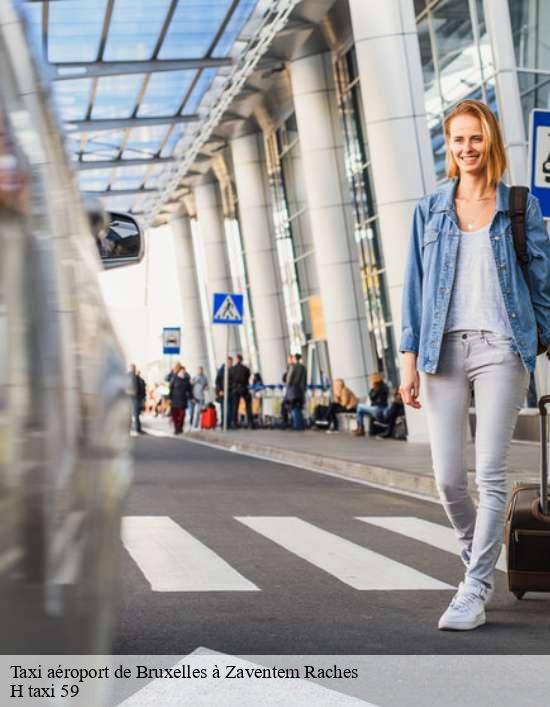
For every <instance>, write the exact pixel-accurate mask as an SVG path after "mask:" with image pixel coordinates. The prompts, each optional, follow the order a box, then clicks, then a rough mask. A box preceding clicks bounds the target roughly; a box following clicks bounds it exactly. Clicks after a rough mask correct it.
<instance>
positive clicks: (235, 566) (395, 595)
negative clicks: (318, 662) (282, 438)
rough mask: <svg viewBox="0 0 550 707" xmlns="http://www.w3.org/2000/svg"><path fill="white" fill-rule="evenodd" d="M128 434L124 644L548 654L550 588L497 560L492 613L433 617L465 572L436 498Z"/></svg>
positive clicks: (244, 651)
mask: <svg viewBox="0 0 550 707" xmlns="http://www.w3.org/2000/svg"><path fill="white" fill-rule="evenodd" d="M243 434H246V432H244V431H243ZM135 442H136V444H135V446H136V449H135V451H136V462H137V463H136V477H135V481H134V485H133V491H132V493H131V496H130V499H129V502H128V505H127V508H126V512H125V515H126V517H127V518H126V520H125V531H124V537H125V544H126V548H125V549H124V550H123V553H122V558H121V563H122V570H123V583H122V589H121V594H120V607H119V609H118V621H117V627H116V635H115V645H114V652H115V653H119V654H173V655H174V654H178V655H179V654H188V653H190V652H192V651H193V650H195V649H197V647H199V646H201V647H205V648H207V649H210V650H213V651H220V652H225V653H230V654H232V655H235V654H240V655H257V654H272V655H276V654H278V655H281V654H303V655H306V654H339V655H352V654H400V655H403V654H432V655H433V654H453V653H456V654H508V653H509V654H520V653H525V654H547V653H548V652H549V648H550V644H549V641H548V636H549V635H550V633H549V631H550V595H540V594H539V595H527V596H526V597H525V599H524V600H523V601H521V602H520V601H518V600H517V599H516V598H515V597H514V596H513V595H511V594H510V593H508V591H507V589H506V583H505V574H504V572H502V571H498V572H497V573H496V575H497V578H496V587H497V591H496V593H495V597H494V599H493V602H492V605H491V607H490V608H489V610H488V623H487V625H486V626H484V627H481V628H479V629H477V630H476V631H471V632H464V633H454V632H441V631H438V630H437V628H436V625H437V620H438V618H439V616H440V614H441V613H442V612H443V611H444V609H445V608H446V607H447V605H448V603H449V601H450V599H451V597H452V595H453V589H452V587H456V586H457V585H458V582H459V581H460V579H461V576H462V568H461V564H460V560H459V558H458V557H457V555H456V554H454V553H453V552H452V551H449V550H444V549H441V547H439V548H438V547H435V546H434V545H437V544H439V545H440V546H441V545H442V544H443V545H444V544H445V538H446V537H447V534H446V531H445V530H443V529H438V528H434V526H432V525H430V523H435V524H438V526H445V527H447V522H446V518H445V516H444V513H443V512H442V510H441V509H440V507H439V506H438V505H437V504H434V503H430V502H427V501H421V500H417V499H415V498H411V497H407V496H403V495H398V494H393V493H387V492H383V491H380V490H377V489H373V488H370V487H368V486H365V485H362V484H359V483H354V482H351V481H346V480H342V479H337V478H333V477H329V476H325V475H322V474H317V473H314V472H310V471H303V470H300V469H296V468H292V467H289V466H284V465H281V464H275V463H272V462H268V461H260V460H256V459H252V458H250V457H246V456H242V455H238V454H234V453H231V452H228V451H222V450H218V449H213V448H211V447H207V446H203V445H198V444H193V443H191V442H185V441H184V440H181V439H172V438H169V437H166V438H159V437H153V436H144V437H142V438H139V439H136V440H135ZM365 517H367V518H369V519H370V521H369V522H364V521H362V520H359V519H358V518H365ZM396 517H397V520H392V519H395V518H396ZM380 519H382V520H380ZM400 519H406V520H400ZM410 519H413V520H410ZM414 519H416V520H414ZM388 525H389V527H382V526H388ZM389 528H391V529H389ZM410 528H412V531H411V530H410ZM396 530H400V531H401V532H396ZM411 532H412V533H413V534H417V533H419V534H420V535H422V534H423V533H427V534H428V536H429V537H427V536H424V539H425V540H426V539H427V540H428V542H423V541H420V540H419V539H418V537H419V536H418V534H417V535H416V539H415V538H412V537H410V533H411ZM372 586H377V587H378V588H374V589H373V588H369V587H372ZM381 587H382V588H381ZM415 587H416V588H415ZM418 587H423V588H418Z"/></svg>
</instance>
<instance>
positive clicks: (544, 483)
mask: <svg viewBox="0 0 550 707" xmlns="http://www.w3.org/2000/svg"><path fill="white" fill-rule="evenodd" d="M548 404H550V395H543V396H542V397H541V398H540V400H539V413H540V511H541V513H543V514H544V515H547V514H548V444H547V440H546V418H547V417H548V414H547V411H546V406H547V405H548Z"/></svg>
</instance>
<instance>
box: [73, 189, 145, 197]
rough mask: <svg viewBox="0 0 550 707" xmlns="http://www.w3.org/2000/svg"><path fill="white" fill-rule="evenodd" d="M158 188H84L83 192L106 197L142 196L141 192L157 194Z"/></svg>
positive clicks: (87, 194)
mask: <svg viewBox="0 0 550 707" xmlns="http://www.w3.org/2000/svg"><path fill="white" fill-rule="evenodd" d="M156 193H158V189H109V190H107V191H94V190H93V189H92V190H91V191H90V190H84V191H82V192H81V194H84V195H85V196H97V197H99V198H104V197H107V196H140V195H141V194H156Z"/></svg>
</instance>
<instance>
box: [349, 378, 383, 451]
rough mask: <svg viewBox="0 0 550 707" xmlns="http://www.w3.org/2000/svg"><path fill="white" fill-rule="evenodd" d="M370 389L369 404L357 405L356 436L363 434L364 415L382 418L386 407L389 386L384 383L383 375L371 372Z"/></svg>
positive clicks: (376, 418)
mask: <svg viewBox="0 0 550 707" xmlns="http://www.w3.org/2000/svg"><path fill="white" fill-rule="evenodd" d="M369 382H370V385H371V389H370V390H369V400H370V405H369V404H367V403H359V405H358V406H357V429H356V430H355V432H354V434H355V436H356V437H364V436H365V424H364V419H365V415H366V416H367V417H370V418H371V419H373V420H382V418H383V416H384V413H385V412H386V410H387V408H388V395H389V392H390V391H389V388H388V386H387V385H386V383H384V376H383V375H382V374H381V373H371V375H370V376H369Z"/></svg>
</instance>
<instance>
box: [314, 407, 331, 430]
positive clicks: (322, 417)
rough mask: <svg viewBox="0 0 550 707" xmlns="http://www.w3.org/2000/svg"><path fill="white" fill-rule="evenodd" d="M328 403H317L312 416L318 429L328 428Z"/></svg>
mask: <svg viewBox="0 0 550 707" xmlns="http://www.w3.org/2000/svg"><path fill="white" fill-rule="evenodd" d="M327 415H328V405H316V406H315V409H314V410H313V417H312V418H311V423H312V426H313V427H315V428H317V429H318V430H321V429H327V427H328V420H327Z"/></svg>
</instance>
